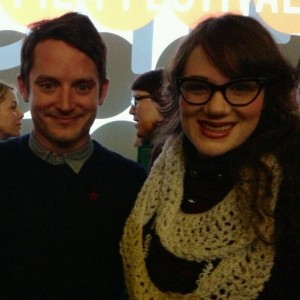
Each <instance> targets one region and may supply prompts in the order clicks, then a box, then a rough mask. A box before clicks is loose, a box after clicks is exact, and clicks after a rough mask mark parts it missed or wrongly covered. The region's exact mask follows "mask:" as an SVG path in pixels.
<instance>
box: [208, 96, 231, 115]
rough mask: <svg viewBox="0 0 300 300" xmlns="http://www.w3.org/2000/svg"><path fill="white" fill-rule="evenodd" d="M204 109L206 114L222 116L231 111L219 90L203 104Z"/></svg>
mask: <svg viewBox="0 0 300 300" xmlns="http://www.w3.org/2000/svg"><path fill="white" fill-rule="evenodd" d="M204 111H205V113H206V114H207V115H211V116H223V115H226V114H228V113H229V112H230V111H231V105H230V104H229V103H228V102H227V101H226V100H225V98H224V96H223V94H222V93H221V92H220V91H216V92H215V93H214V94H213V95H212V97H211V99H210V100H209V102H208V103H207V104H205V107H204Z"/></svg>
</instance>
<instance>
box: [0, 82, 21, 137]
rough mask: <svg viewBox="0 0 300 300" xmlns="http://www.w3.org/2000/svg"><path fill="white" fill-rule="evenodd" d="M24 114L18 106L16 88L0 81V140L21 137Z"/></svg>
mask: <svg viewBox="0 0 300 300" xmlns="http://www.w3.org/2000/svg"><path fill="white" fill-rule="evenodd" d="M23 117H24V114H23V112H22V110H21V108H20V106H19V101H18V98H17V91H16V88H15V87H14V86H12V85H9V84H7V83H6V82H4V81H0V140H1V141H4V140H7V139H9V138H10V137H17V136H20V135H21V128H22V119H23Z"/></svg>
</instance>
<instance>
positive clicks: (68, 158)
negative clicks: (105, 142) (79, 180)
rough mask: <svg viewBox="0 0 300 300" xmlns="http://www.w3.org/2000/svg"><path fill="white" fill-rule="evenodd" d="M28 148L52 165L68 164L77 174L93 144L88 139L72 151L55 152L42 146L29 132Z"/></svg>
mask: <svg viewBox="0 0 300 300" xmlns="http://www.w3.org/2000/svg"><path fill="white" fill-rule="evenodd" d="M29 147H30V149H31V150H32V151H33V152H34V153H35V154H36V155H37V156H38V157H39V158H41V159H43V160H45V161H47V162H48V163H50V164H52V165H63V164H66V165H68V166H69V167H70V168H71V169H72V170H73V171H74V172H75V173H76V174H78V173H79V172H80V170H81V168H82V166H83V165H84V163H85V162H86V161H87V160H88V159H89V158H90V156H91V155H92V153H93V150H94V144H93V142H92V140H91V139H90V140H89V141H88V143H86V145H84V146H83V147H82V148H80V149H77V150H75V151H73V152H68V153H63V154H57V153H53V152H51V151H49V150H47V149H45V148H43V147H42V146H41V145H40V144H39V143H38V141H37V140H36V139H35V137H34V135H33V134H32V133H31V134H30V137H29Z"/></svg>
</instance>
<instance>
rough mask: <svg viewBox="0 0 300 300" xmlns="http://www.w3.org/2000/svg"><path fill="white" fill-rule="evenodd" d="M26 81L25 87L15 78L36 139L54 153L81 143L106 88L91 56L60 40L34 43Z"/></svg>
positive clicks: (81, 144) (76, 147)
mask: <svg viewBox="0 0 300 300" xmlns="http://www.w3.org/2000/svg"><path fill="white" fill-rule="evenodd" d="M28 83H29V84H28V89H26V83H25V82H24V81H22V79H19V88H20V92H21V94H22V96H23V98H24V100H25V101H26V102H28V103H29V107H30V111H31V116H32V120H33V124H34V129H33V133H34V136H35V138H36V139H37V141H38V142H39V143H40V144H41V145H42V146H44V147H45V148H47V149H49V150H50V151H52V152H56V153H63V152H70V151H73V150H75V149H78V148H80V147H82V146H83V145H84V144H85V143H86V142H87V141H88V140H89V130H90V127H91V125H92V124H93V122H94V119H95V117H96V113H97V107H98V105H101V104H102V103H103V101H104V98H105V95H106V91H107V88H108V81H105V82H104V83H100V82H99V76H98V72H97V68H96V65H95V63H94V62H93V61H92V60H91V58H89V57H88V56H87V55H86V54H84V53H83V52H81V51H79V50H77V49H76V48H73V47H71V46H69V45H68V44H66V43H65V42H63V41H59V40H45V41H42V42H40V43H39V44H38V45H37V46H36V47H35V50H34V63H33V67H32V69H31V70H30V73H29V78H28ZM101 85H102V86H101Z"/></svg>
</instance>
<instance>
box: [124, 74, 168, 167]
mask: <svg viewBox="0 0 300 300" xmlns="http://www.w3.org/2000/svg"><path fill="white" fill-rule="evenodd" d="M162 88H163V69H157V70H151V71H148V72H145V73H143V74H141V75H139V76H138V77H137V78H136V79H135V80H134V82H133V83H132V85H131V90H132V97H131V107H130V110H129V113H130V114H131V115H133V120H134V121H135V122H136V124H135V128H136V136H137V138H136V142H135V145H136V146H137V147H138V156H137V161H138V163H140V164H142V165H143V166H144V168H145V169H146V170H149V169H150V168H151V165H152V163H153V160H154V159H155V157H156V156H157V155H158V153H153V151H152V150H153V139H154V137H155V132H156V130H157V127H158V126H159V125H160V124H161V122H162V121H163V117H162V114H161V112H160V107H161V106H162V103H163V98H162Z"/></svg>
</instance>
